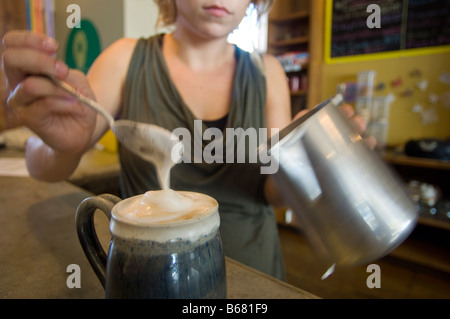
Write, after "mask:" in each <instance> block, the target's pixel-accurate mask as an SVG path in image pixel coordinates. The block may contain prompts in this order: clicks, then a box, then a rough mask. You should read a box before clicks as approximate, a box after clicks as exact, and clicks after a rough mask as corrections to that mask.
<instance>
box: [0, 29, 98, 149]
mask: <svg viewBox="0 0 450 319" xmlns="http://www.w3.org/2000/svg"><path fill="white" fill-rule="evenodd" d="M3 43H4V47H5V51H4V54H3V57H2V58H3V69H4V72H5V75H6V79H7V85H8V88H9V97H8V101H7V105H8V107H9V108H11V109H12V110H13V111H14V112H15V113H16V114H17V117H18V119H19V121H20V122H21V124H22V125H24V126H27V127H28V128H30V129H31V130H32V131H33V132H34V133H36V134H37V135H38V136H39V137H40V139H41V140H42V141H43V142H44V143H45V144H47V145H48V146H49V147H50V148H52V150H53V151H54V152H56V153H60V154H65V155H70V154H74V155H77V156H79V155H80V154H82V153H83V152H85V151H86V150H87V149H88V148H89V146H90V145H91V139H92V134H93V131H94V128H95V124H96V114H95V112H93V111H92V110H90V109H89V108H88V107H86V106H85V105H83V104H82V103H81V102H78V101H77V100H76V99H74V98H72V97H71V96H69V95H68V94H67V93H65V92H63V91H62V90H61V89H59V88H58V87H57V86H55V85H54V84H53V83H52V82H51V81H50V80H48V79H47V78H46V77H43V76H41V75H44V74H45V75H53V76H55V77H56V78H58V79H60V80H65V81H66V82H68V83H69V84H71V85H72V86H74V87H75V88H77V89H78V90H79V91H80V92H81V93H83V94H85V95H87V96H89V97H91V98H94V94H93V92H92V90H91V88H90V86H89V82H88V80H87V77H86V76H85V75H84V74H83V73H82V72H79V71H76V70H71V69H69V68H68V67H67V65H66V64H64V63H63V62H62V61H60V60H57V59H56V58H55V57H54V55H55V53H56V51H57V49H58V45H57V43H56V41H55V40H54V39H52V38H49V37H47V36H46V35H43V34H38V33H32V32H29V31H10V32H8V33H7V34H5V36H4V38H3Z"/></svg>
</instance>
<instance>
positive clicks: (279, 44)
mask: <svg viewBox="0 0 450 319" xmlns="http://www.w3.org/2000/svg"><path fill="white" fill-rule="evenodd" d="M308 42H309V37H308V36H302V37H295V38H292V39H286V40H276V41H271V42H269V46H272V47H287V46H292V45H299V44H307V43H308Z"/></svg>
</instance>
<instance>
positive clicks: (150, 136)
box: [47, 75, 183, 189]
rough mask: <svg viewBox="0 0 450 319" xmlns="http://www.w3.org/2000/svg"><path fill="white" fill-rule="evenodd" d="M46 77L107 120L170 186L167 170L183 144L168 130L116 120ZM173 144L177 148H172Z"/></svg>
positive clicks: (66, 86)
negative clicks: (154, 167)
mask: <svg viewBox="0 0 450 319" xmlns="http://www.w3.org/2000/svg"><path fill="white" fill-rule="evenodd" d="M47 77H48V78H49V79H50V80H51V81H52V82H53V83H55V84H56V85H57V86H58V87H59V88H61V89H62V90H64V91H65V92H67V93H69V94H70V95H72V96H73V97H75V98H77V99H78V100H79V101H81V102H83V103H84V104H86V105H87V106H88V107H90V108H91V109H92V110H94V111H95V112H98V113H99V114H101V115H102V116H103V117H104V118H105V119H106V120H107V122H108V124H109V126H110V127H111V130H112V131H113V133H114V135H115V136H116V137H117V140H118V141H119V142H121V143H122V144H123V145H124V146H125V147H126V148H128V149H129V150H130V151H131V152H133V153H134V154H136V155H138V156H140V157H141V158H143V159H145V160H147V161H149V162H151V163H153V165H155V166H156V170H157V174H158V180H159V184H160V186H161V187H162V188H163V189H168V188H169V172H170V169H171V168H172V166H174V165H175V164H176V163H178V162H179V160H180V159H181V157H182V153H183V144H182V142H181V141H180V140H178V139H177V138H176V137H175V136H173V135H172V133H171V132H170V131H169V130H166V129H164V128H162V127H159V126H157V125H153V124H148V123H139V122H134V121H130V120H118V121H115V120H114V118H113V117H112V115H111V114H110V113H109V112H108V111H107V110H106V109H104V108H103V107H102V106H101V105H100V104H99V103H97V102H96V101H94V100H92V99H90V98H88V97H87V96H85V95H83V94H81V93H80V92H78V91H77V90H76V89H75V88H74V87H72V86H71V85H69V84H68V83H66V82H64V81H61V80H58V79H57V78H55V77H53V76H49V75H47ZM175 146H176V148H175Z"/></svg>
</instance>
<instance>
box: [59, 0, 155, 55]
mask: <svg viewBox="0 0 450 319" xmlns="http://www.w3.org/2000/svg"><path fill="white" fill-rule="evenodd" d="M72 3H73V4H77V5H79V6H80V9H81V18H82V19H89V20H90V21H91V22H93V23H94V26H95V27H96V28H97V31H98V33H99V35H100V42H101V46H102V49H105V48H106V47H108V46H109V45H110V44H112V43H113V42H114V41H116V40H118V39H120V38H122V37H132V38H139V37H147V36H149V35H152V34H154V33H155V32H156V29H155V23H156V18H157V6H156V5H155V3H154V2H153V0H58V1H55V33H56V34H55V37H56V39H57V40H58V41H59V42H60V44H62V46H63V48H64V49H65V46H66V42H67V39H68V36H69V33H70V31H71V30H70V29H69V28H68V27H67V25H66V20H67V17H68V16H69V15H70V13H67V12H66V9H67V6H68V5H69V4H72ZM64 56H65V51H64V50H61V51H60V52H59V53H58V57H60V58H63V57H64Z"/></svg>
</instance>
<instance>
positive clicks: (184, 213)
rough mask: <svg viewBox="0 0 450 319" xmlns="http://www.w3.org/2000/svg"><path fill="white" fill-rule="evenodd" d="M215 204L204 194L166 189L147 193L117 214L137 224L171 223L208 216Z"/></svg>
mask: <svg viewBox="0 0 450 319" xmlns="http://www.w3.org/2000/svg"><path fill="white" fill-rule="evenodd" d="M124 204H125V203H124ZM214 204H215V203H214V201H213V200H212V199H211V198H210V197H208V196H204V195H202V194H198V193H191V192H177V191H174V190H171V189H166V190H160V191H149V192H146V193H145V194H144V195H142V196H141V197H140V198H139V197H138V198H136V199H135V200H133V201H130V202H129V204H127V205H123V206H121V207H120V210H119V211H118V212H117V213H116V214H117V215H118V216H120V217H122V218H123V219H125V220H128V221H131V222H136V223H143V224H161V223H171V222H176V221H181V220H187V219H192V218H199V217H201V216H204V215H207V214H208V213H210V212H211V209H212V208H213V207H215V205H214Z"/></svg>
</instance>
